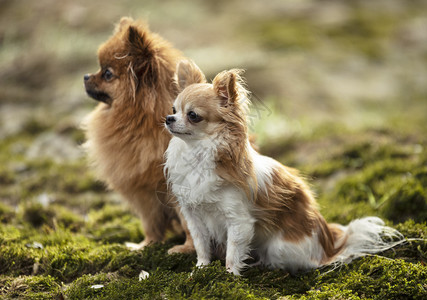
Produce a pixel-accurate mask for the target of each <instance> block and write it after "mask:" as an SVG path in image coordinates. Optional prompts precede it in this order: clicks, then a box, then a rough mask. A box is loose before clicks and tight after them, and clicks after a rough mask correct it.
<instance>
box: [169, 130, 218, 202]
mask: <svg viewBox="0 0 427 300" xmlns="http://www.w3.org/2000/svg"><path fill="white" fill-rule="evenodd" d="M215 154H216V147H215V145H214V144H213V142H211V141H210V140H206V141H199V142H198V143H197V145H188V144H187V143H186V142H184V141H183V140H181V139H179V138H177V137H173V138H172V140H171V141H170V144H169V147H168V149H167V151H166V154H165V155H166V158H167V159H166V169H167V172H168V178H169V183H170V184H171V188H172V192H173V193H174V194H175V195H176V196H177V198H178V201H180V204H181V205H197V204H201V203H214V202H217V199H215V198H216V197H211V195H214V194H215V192H216V191H217V190H218V189H219V188H220V186H221V183H222V180H221V178H219V177H218V176H217V175H216V173H215V167H216V166H215ZM181 202H182V203H181Z"/></svg>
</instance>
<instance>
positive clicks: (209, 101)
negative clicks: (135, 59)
mask: <svg viewBox="0 0 427 300" xmlns="http://www.w3.org/2000/svg"><path fill="white" fill-rule="evenodd" d="M240 73H241V71H240V70H235V69H234V70H230V71H223V72H221V73H219V74H218V75H216V77H215V78H214V80H213V81H212V84H210V83H206V79H205V76H204V75H203V73H202V71H200V69H199V68H198V67H197V66H196V65H195V64H194V63H193V62H191V61H181V62H180V63H179V64H178V67H177V72H176V75H175V79H176V83H177V85H178V89H179V90H180V91H181V92H180V93H179V95H178V97H177V98H176V100H175V102H174V106H173V114H172V115H169V116H167V117H166V128H167V129H168V130H169V132H170V133H171V134H173V135H174V136H177V137H179V138H181V139H184V140H200V139H206V138H213V137H218V136H221V133H225V132H227V133H231V134H233V132H234V131H236V130H241V129H242V128H241V127H242V126H243V132H246V122H245V121H246V119H245V118H246V111H245V108H246V107H247V101H246V100H247V98H246V96H247V95H246V90H245V89H244V88H243V87H242V84H241V78H240V75H239V74H240ZM236 126H237V127H236Z"/></svg>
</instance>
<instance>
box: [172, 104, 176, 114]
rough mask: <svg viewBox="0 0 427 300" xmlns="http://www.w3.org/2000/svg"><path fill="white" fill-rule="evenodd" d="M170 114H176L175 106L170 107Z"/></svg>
mask: <svg viewBox="0 0 427 300" xmlns="http://www.w3.org/2000/svg"><path fill="white" fill-rule="evenodd" d="M172 112H173V114H176V109H175V106H172Z"/></svg>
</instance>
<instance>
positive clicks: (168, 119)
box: [166, 116, 176, 125]
mask: <svg viewBox="0 0 427 300" xmlns="http://www.w3.org/2000/svg"><path fill="white" fill-rule="evenodd" d="M175 121H176V119H175V117H174V116H167V117H166V125H169V124H171V123H173V122H175Z"/></svg>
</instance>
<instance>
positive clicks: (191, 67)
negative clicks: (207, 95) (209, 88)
mask: <svg viewBox="0 0 427 300" xmlns="http://www.w3.org/2000/svg"><path fill="white" fill-rule="evenodd" d="M175 82H176V84H177V86H178V90H179V91H182V90H183V89H185V88H186V87H187V86H189V85H190V84H193V83H205V82H206V78H205V75H204V74H203V72H202V71H201V70H200V69H199V67H198V66H197V65H196V64H195V63H194V62H193V61H191V60H187V59H186V60H181V61H180V62H179V63H178V66H177V68H176V73H175Z"/></svg>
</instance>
